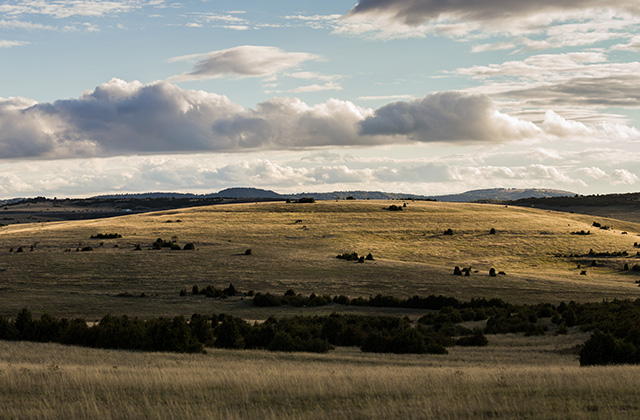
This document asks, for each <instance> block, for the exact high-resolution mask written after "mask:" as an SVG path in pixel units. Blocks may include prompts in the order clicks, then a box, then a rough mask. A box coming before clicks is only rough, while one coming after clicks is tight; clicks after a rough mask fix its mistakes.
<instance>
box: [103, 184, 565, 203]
mask: <svg viewBox="0 0 640 420" xmlns="http://www.w3.org/2000/svg"><path fill="white" fill-rule="evenodd" d="M573 195H575V193H572V192H569V191H561V190H553V189H546V188H526V189H519V188H490V189H484V190H473V191H467V192H464V193H461V194H449V195H436V196H426V195H420V194H406V193H389V192H382V191H362V190H356V191H333V192H308V193H306V192H305V193H297V194H280V193H277V192H275V191H271V190H264V189H261V188H246V187H237V188H227V189H224V190H222V191H219V192H217V193H212V194H200V195H199V194H183V193H141V194H117V195H101V196H97V197H92V198H98V199H148V198H196V199H208V198H237V199H240V198H242V199H251V198H255V199H272V200H273V199H281V200H286V199H287V198H288V199H291V200H297V199H300V198H302V197H313V198H315V199H316V200H336V199H346V198H347V197H353V198H354V199H357V200H398V199H403V198H405V199H416V200H437V201H451V202H469V201H478V200H500V201H502V200H519V199H523V198H531V197H535V198H542V197H566V196H573Z"/></svg>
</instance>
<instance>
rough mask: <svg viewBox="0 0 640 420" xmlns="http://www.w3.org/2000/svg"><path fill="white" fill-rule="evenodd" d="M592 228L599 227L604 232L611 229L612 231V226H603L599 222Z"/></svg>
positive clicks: (594, 223)
mask: <svg viewBox="0 0 640 420" xmlns="http://www.w3.org/2000/svg"><path fill="white" fill-rule="evenodd" d="M591 226H593V227H597V228H599V229H603V230H609V229H611V226H607V225H602V224H600V223H598V222H593V224H592V225H591Z"/></svg>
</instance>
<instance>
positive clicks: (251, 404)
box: [0, 333, 640, 419]
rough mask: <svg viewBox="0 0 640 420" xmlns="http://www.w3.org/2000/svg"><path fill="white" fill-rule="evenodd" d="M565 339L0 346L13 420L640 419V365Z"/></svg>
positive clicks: (0, 388) (5, 408) (2, 384)
mask: <svg viewBox="0 0 640 420" xmlns="http://www.w3.org/2000/svg"><path fill="white" fill-rule="evenodd" d="M582 340H584V335H582V334H577V333H574V334H570V335H569V336H565V337H561V338H557V337H555V338H551V337H538V338H524V337H516V336H506V337H491V336H490V342H491V344H490V346H489V347H486V348H476V349H469V348H454V349H452V350H451V354H449V355H445V356H433V355H429V356H415V355H414V356H401V355H376V354H363V353H360V352H359V351H358V350H355V349H338V350H337V351H336V352H332V353H330V354H326V355H312V354H286V353H267V352H258V351H221V350H212V351H211V352H210V353H209V354H207V355H174V354H164V353H153V354H145V353H129V352H121V351H106V350H95V349H81V348H74V347H63V346H60V345H52V344H34V343H6V342H0V354H2V358H1V359H0V412H2V418H7V419H53V418H92V419H120V418H129V419H174V418H181V419H202V418H216V419H255V418H264V419H427V418H428V419H431V418H438V419H478V418H480V419H482V418H503V419H511V418H535V419H555V418H637V417H638V415H640V403H639V401H640V398H639V397H640V391H639V389H640V375H639V374H640V367H638V366H633V367H630V366H618V367H590V368H580V367H578V364H577V361H576V360H575V355H571V354H568V353H567V352H566V351H565V350H566V349H568V348H571V347H572V346H573V345H575V344H576V343H578V342H580V341H582Z"/></svg>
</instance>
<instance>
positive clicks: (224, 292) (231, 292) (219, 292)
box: [180, 283, 243, 299]
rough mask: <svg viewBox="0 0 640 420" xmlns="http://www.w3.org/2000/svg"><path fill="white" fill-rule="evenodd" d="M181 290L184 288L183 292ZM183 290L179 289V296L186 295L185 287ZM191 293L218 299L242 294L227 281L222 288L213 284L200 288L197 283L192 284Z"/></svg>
mask: <svg viewBox="0 0 640 420" xmlns="http://www.w3.org/2000/svg"><path fill="white" fill-rule="evenodd" d="M183 290H184V293H183ZM183 290H181V291H180V296H186V295H187V291H186V290H185V289H183ZM191 293H192V294H193V295H204V296H205V297H208V298H218V299H227V298H228V297H230V296H238V295H243V293H242V292H241V291H239V290H238V289H236V288H235V287H234V286H233V283H229V286H228V287H226V288H224V289H216V288H215V287H214V286H211V285H209V286H206V287H204V288H202V289H201V288H200V287H198V285H193V287H192V288H191Z"/></svg>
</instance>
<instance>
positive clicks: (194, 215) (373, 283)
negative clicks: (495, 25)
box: [0, 200, 640, 319]
mask: <svg viewBox="0 0 640 420" xmlns="http://www.w3.org/2000/svg"><path fill="white" fill-rule="evenodd" d="M393 204H398V201H375V200H341V201H339V202H335V201H321V202H316V203H314V204H299V203H290V204H287V203H282V202H278V203H269V202H264V203H251V204H228V205H215V206H204V207H196V208H189V209H178V210H170V211H161V212H152V213H144V214H133V215H128V216H120V217H114V218H105V219H96V220H78V221H67V222H53V223H30V224H19V225H11V226H5V227H2V228H0V251H2V252H3V254H4V255H3V259H2V262H1V263H0V282H1V283H2V285H3V286H2V290H1V291H0V296H1V297H2V299H3V302H5V304H4V305H3V308H2V311H4V312H6V313H15V312H16V311H17V310H18V309H20V308H21V307H23V306H25V305H28V306H29V307H30V308H32V309H33V310H34V311H36V312H38V311H48V312H50V313H53V314H58V315H66V316H78V315H82V316H86V317H91V316H98V315H102V314H105V313H109V312H111V313H127V314H130V315H135V316H157V315H160V314H183V315H187V314H190V313H193V312H203V311H204V312H206V311H211V310H213V309H214V308H216V309H218V310H219V312H220V311H224V312H229V313H237V314H241V315H243V316H245V317H249V318H250V319H260V318H261V317H263V316H265V312H260V310H258V309H256V308H253V307H251V306H250V305H247V304H245V303H242V302H232V301H228V302H226V301H225V302H215V301H211V300H207V299H196V298H195V297H192V298H181V297H179V296H178V292H179V291H180V290H181V289H190V288H191V286H192V285H198V284H199V285H201V286H202V285H207V284H210V285H214V286H218V287H220V286H225V287H226V286H227V285H228V284H229V283H233V284H234V285H235V287H236V288H238V289H240V290H243V291H248V290H255V291H262V292H267V291H269V292H274V293H283V292H284V291H285V290H287V289H289V288H293V289H294V290H295V291H296V292H299V293H307V294H308V293H312V292H315V293H323V294H330V295H336V294H345V295H349V296H368V295H370V294H374V295H375V294H377V293H383V294H392V295H395V296H399V297H403V296H404V297H408V296H412V295H415V294H417V295H429V294H444V295H447V296H453V297H457V298H461V299H470V298H473V297H487V298H489V297H499V298H503V299H505V300H508V301H510V302H516V303H517V302H539V301H552V302H557V301H560V300H567V301H568V300H576V301H585V300H600V299H602V298H605V297H607V298H614V297H637V296H638V297H640V290H639V289H638V288H637V285H636V284H634V282H635V280H636V278H638V277H637V276H635V275H633V274H631V273H630V272H622V271H621V269H622V267H623V265H624V263H627V264H629V265H630V266H633V265H634V264H637V263H640V259H638V257H637V256H636V251H637V249H638V248H636V247H634V243H635V242H637V241H638V233H640V225H638V224H635V223H630V222H622V221H617V220H612V219H602V218H601V219H598V220H599V221H600V222H601V224H602V225H605V226H609V227H610V229H608V230H603V229H596V228H594V227H592V223H593V221H594V217H593V216H585V215H579V214H570V213H557V212H552V211H547V210H540V209H536V208H523V207H516V206H504V205H488V204H468V203H441V202H423V201H415V202H407V206H406V207H402V208H403V211H389V210H387V208H388V207H389V206H390V205H393ZM492 228H494V229H495V230H496V234H490V233H489V231H490V229H492ZM447 229H452V232H453V235H444V234H443V233H444V231H445V230H447ZM580 231H584V232H585V233H586V232H587V231H589V234H588V235H579V234H575V233H576V232H580ZM623 232H626V233H625V234H623ZM99 233H102V234H109V233H117V234H118V235H121V236H122V237H121V238H116V239H90V237H91V236H96V235H97V234H99ZM158 238H162V239H163V240H164V241H167V242H175V243H176V244H179V245H180V246H181V247H182V246H184V245H185V244H187V243H193V244H194V247H195V248H196V249H195V250H194V251H184V250H180V251H170V250H168V249H161V250H153V249H152V244H153V243H154V242H155V241H156V240H157V239H158ZM137 245H139V248H140V250H136V249H135V248H136V246H137ZM20 247H22V251H23V252H16V251H17V250H18V249H19V248H20ZM32 247H33V248H32ZM87 247H90V248H91V249H92V250H91V251H85V252H82V249H83V248H87ZM247 249H251V250H252V253H251V255H245V251H246V250H247ZM10 250H11V251H12V252H9V251H10ZM590 250H593V252H594V253H596V254H603V255H604V253H614V252H615V253H618V252H620V253H622V252H625V255H622V254H620V255H618V256H611V255H609V256H602V257H594V256H593V255H590V254H589V252H590ZM345 252H357V253H359V254H361V255H366V254H367V253H372V255H373V256H374V257H375V261H373V262H366V263H364V264H358V263H352V262H347V261H343V260H339V259H336V258H335V257H336V255H338V254H341V253H345ZM594 259H597V260H598V267H593V268H592V267H589V266H590V265H591V264H592V261H593V260H594ZM456 265H457V266H460V267H471V268H472V270H473V271H472V275H471V276H470V277H459V276H453V275H452V273H453V268H454V266H456ZM579 265H580V266H581V268H578V266H579ZM492 267H493V268H495V269H496V270H498V271H504V272H505V273H506V275H504V276H500V277H498V278H493V277H489V276H488V271H489V269H490V268H492ZM585 269H586V271H587V275H586V276H585V275H580V273H581V271H585ZM142 294H144V296H145V298H143V299H133V300H132V299H127V298H122V297H118V296H119V295H122V296H138V295H142ZM332 310H333V309H332Z"/></svg>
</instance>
